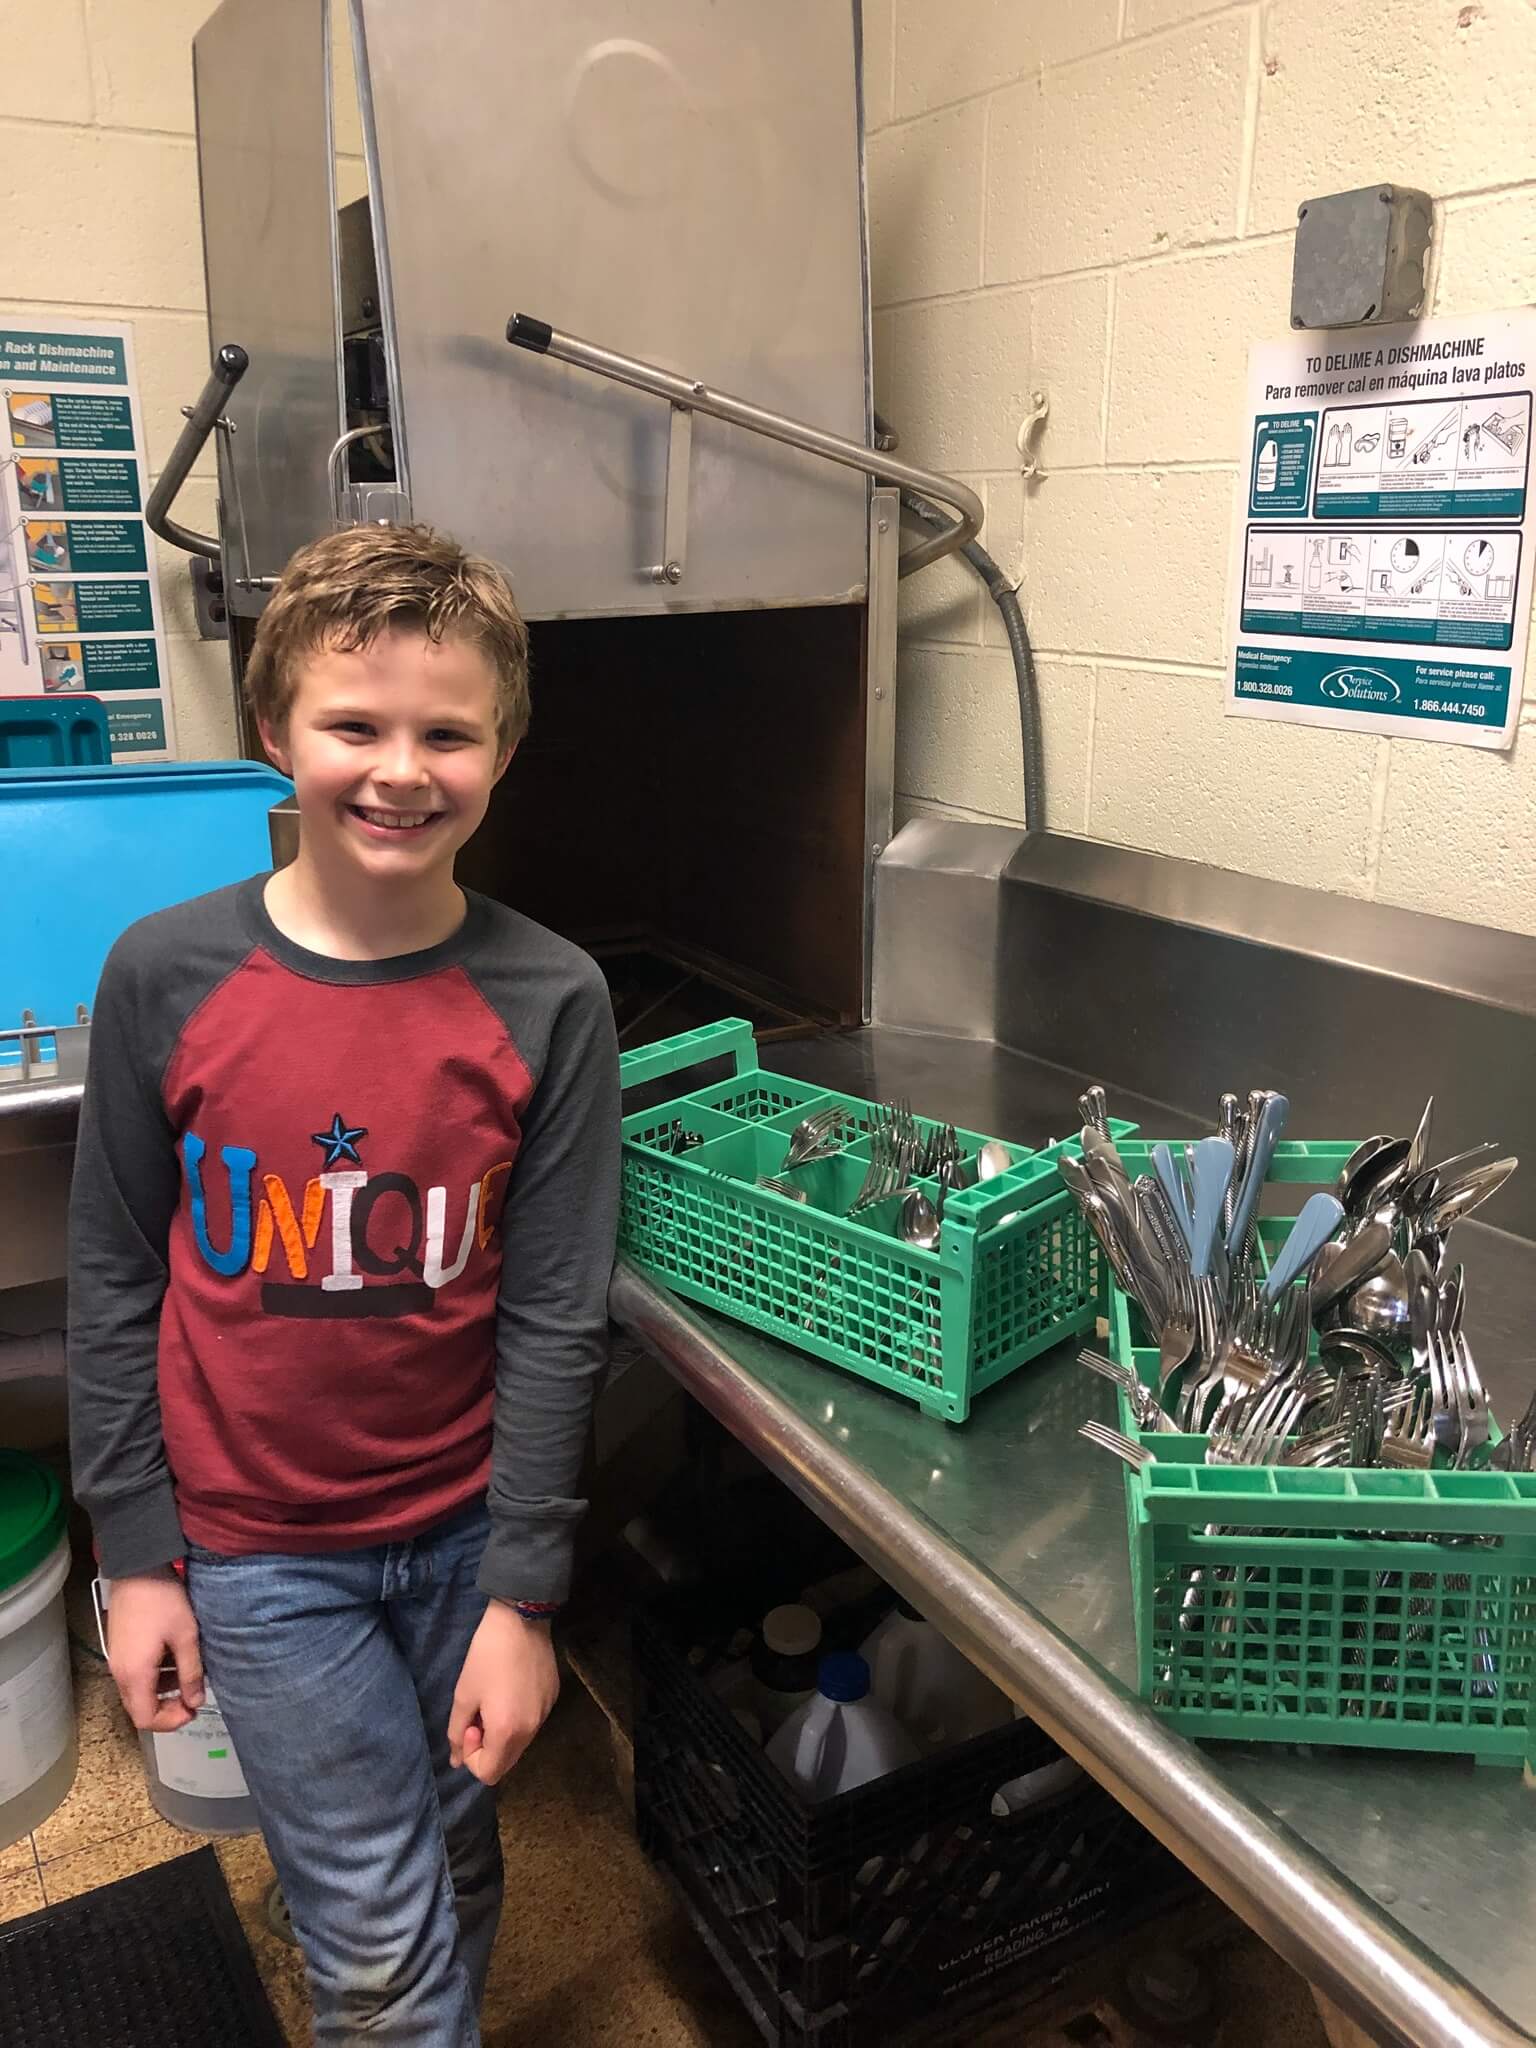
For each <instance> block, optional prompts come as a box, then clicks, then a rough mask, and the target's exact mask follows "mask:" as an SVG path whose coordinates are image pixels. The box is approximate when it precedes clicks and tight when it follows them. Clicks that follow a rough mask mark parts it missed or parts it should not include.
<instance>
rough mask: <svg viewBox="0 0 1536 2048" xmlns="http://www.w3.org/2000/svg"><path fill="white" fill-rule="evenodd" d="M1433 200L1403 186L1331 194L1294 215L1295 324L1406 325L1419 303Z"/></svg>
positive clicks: (1298, 210)
mask: <svg viewBox="0 0 1536 2048" xmlns="http://www.w3.org/2000/svg"><path fill="white" fill-rule="evenodd" d="M1430 221H1431V212H1430V201H1429V195H1428V193H1426V192H1414V191H1411V190H1410V189H1409V188H1408V187H1407V186H1404V185H1366V186H1363V187H1362V188H1361V189H1360V191H1358V192H1330V193H1328V194H1327V195H1326V196H1325V197H1324V198H1321V199H1308V200H1306V201H1304V202H1303V204H1302V205H1301V206H1300V207H1298V208H1297V211H1296V254H1295V259H1294V261H1293V264H1292V267H1291V325H1292V326H1293V327H1363V326H1366V325H1369V324H1374V323H1377V322H1380V321H1383V320H1411V319H1413V317H1414V316H1415V314H1416V313H1417V312H1418V311H1419V309H1420V307H1421V306H1422V305H1423V303H1424V252H1425V250H1426V249H1428V247H1429V236H1430Z"/></svg>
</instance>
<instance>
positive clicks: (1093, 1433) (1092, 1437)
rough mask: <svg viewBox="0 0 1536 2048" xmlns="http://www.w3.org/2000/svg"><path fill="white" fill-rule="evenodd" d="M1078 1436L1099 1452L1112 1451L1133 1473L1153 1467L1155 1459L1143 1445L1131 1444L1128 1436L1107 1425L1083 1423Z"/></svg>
mask: <svg viewBox="0 0 1536 2048" xmlns="http://www.w3.org/2000/svg"><path fill="white" fill-rule="evenodd" d="M1077 1433H1078V1435H1079V1436H1085V1437H1087V1439H1088V1441H1089V1443H1091V1444H1097V1445H1098V1447H1099V1449H1100V1450H1101V1451H1113V1452H1114V1454H1115V1456H1116V1457H1117V1458H1119V1459H1121V1460H1122V1461H1123V1462H1124V1463H1125V1464H1127V1465H1129V1466H1130V1468H1131V1470H1132V1471H1133V1472H1140V1471H1141V1470H1143V1468H1144V1467H1146V1466H1148V1465H1155V1464H1156V1463H1157V1458H1156V1456H1155V1455H1154V1453H1153V1452H1151V1451H1149V1450H1148V1449H1147V1447H1146V1446H1145V1444H1136V1443H1132V1441H1131V1439H1130V1438H1129V1437H1128V1436H1122V1435H1121V1433H1120V1431H1119V1430H1118V1429H1111V1428H1110V1427H1109V1426H1108V1424H1107V1423H1103V1422H1085V1423H1083V1424H1081V1425H1080V1427H1079V1429H1078V1432H1077Z"/></svg>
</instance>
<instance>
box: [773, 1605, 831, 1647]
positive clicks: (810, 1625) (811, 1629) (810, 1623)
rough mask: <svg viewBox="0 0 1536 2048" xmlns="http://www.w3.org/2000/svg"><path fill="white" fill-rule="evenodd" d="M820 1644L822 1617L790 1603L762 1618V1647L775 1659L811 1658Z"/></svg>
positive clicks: (807, 1608)
mask: <svg viewBox="0 0 1536 2048" xmlns="http://www.w3.org/2000/svg"><path fill="white" fill-rule="evenodd" d="M820 1642H821V1616H820V1615H819V1614H817V1613H816V1612H815V1610H814V1609H813V1608H810V1607H800V1606H798V1605H795V1604H793V1603H791V1604H790V1605H788V1606H785V1607H770V1608H769V1610H768V1612H767V1613H766V1614H765V1615H764V1616H763V1644H764V1647H765V1648H766V1649H769V1650H771V1651H772V1652H773V1654H774V1655H775V1656H776V1657H808V1656H809V1655H810V1654H811V1652H812V1650H814V1649H816V1648H817V1647H818V1645H819V1644H820Z"/></svg>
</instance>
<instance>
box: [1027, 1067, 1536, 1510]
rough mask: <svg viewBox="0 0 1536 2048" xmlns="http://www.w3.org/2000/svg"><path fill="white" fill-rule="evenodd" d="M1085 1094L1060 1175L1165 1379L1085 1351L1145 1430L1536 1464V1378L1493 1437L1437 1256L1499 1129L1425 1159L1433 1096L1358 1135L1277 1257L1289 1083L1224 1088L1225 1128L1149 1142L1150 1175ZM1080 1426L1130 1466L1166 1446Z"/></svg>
mask: <svg viewBox="0 0 1536 2048" xmlns="http://www.w3.org/2000/svg"><path fill="white" fill-rule="evenodd" d="M1079 1106H1080V1108H1081V1109H1082V1112H1083V1116H1084V1127H1083V1132H1082V1158H1081V1159H1080V1160H1079V1159H1073V1158H1064V1159H1063V1160H1062V1161H1061V1163H1060V1164H1061V1174H1062V1178H1063V1179H1064V1180H1065V1182H1066V1184H1067V1186H1068V1187H1069V1188H1070V1189H1071V1191H1072V1193H1073V1195H1074V1196H1075V1197H1076V1199H1077V1201H1078V1202H1079V1204H1080V1205H1081V1207H1082V1209H1083V1212H1084V1214H1085V1216H1086V1217H1087V1219H1088V1222H1089V1224H1090V1226H1091V1228H1092V1229H1093V1231H1094V1233H1095V1235H1096V1236H1097V1238H1098V1240H1099V1243H1100V1244H1101V1245H1102V1247H1103V1249H1104V1253H1105V1256H1106V1258H1107V1259H1108V1260H1109V1263H1110V1266H1111V1269H1112V1270H1113V1272H1114V1275H1115V1278H1116V1279H1117V1281H1118V1282H1119V1284H1120V1286H1121V1287H1122V1288H1123V1289H1124V1291H1125V1292H1126V1293H1127V1294H1128V1295H1130V1296H1131V1297H1132V1298H1133V1300H1134V1301H1135V1302H1136V1303H1137V1304H1138V1306H1139V1308H1140V1310H1141V1313H1142V1316H1143V1318H1144V1320H1145V1322H1146V1325H1147V1327H1148V1329H1149V1331H1150V1332H1151V1334H1152V1336H1153V1338H1154V1339H1155V1341H1156V1343H1157V1347H1158V1353H1159V1358H1158V1374H1157V1385H1156V1387H1151V1386H1145V1385H1143V1384H1142V1383H1141V1382H1140V1381H1139V1380H1138V1379H1137V1377H1136V1375H1135V1373H1134V1372H1133V1370H1132V1369H1131V1368H1130V1366H1129V1365H1122V1364H1118V1363H1116V1362H1115V1361H1112V1360H1110V1359H1108V1358H1105V1357H1103V1356H1102V1355H1101V1354H1100V1353H1098V1352H1094V1351H1088V1352H1084V1353H1083V1354H1082V1362H1083V1363H1084V1364H1085V1365H1087V1366H1089V1367H1090V1368H1091V1369H1092V1370H1094V1371H1096V1372H1099V1373H1101V1374H1103V1375H1104V1376H1106V1377H1108V1378H1111V1379H1113V1380H1115V1381H1116V1382H1117V1383H1118V1384H1119V1385H1120V1386H1122V1387H1123V1388H1124V1390H1125V1394H1126V1397H1127V1400H1128V1402H1129V1404H1130V1406H1131V1409H1132V1413H1133V1415H1134V1417H1135V1420H1136V1424H1137V1428H1138V1430H1140V1431H1144V1432H1146V1433H1148V1434H1149V1435H1150V1434H1153V1433H1156V1432H1158V1431H1170V1430H1185V1431H1191V1432H1194V1433H1204V1434H1205V1435H1206V1437H1207V1444H1206V1452H1205V1455H1206V1459H1207V1462H1208V1463H1211V1464H1248V1465H1257V1464H1285V1465H1304V1466H1313V1467H1318V1466H1344V1465H1347V1466H1388V1467H1397V1468H1401V1469H1409V1470H1411V1469H1415V1468H1417V1469H1428V1468H1429V1467H1431V1466H1434V1465H1437V1464H1438V1465H1445V1466H1450V1467H1453V1468H1456V1469H1467V1468H1475V1467H1481V1466H1486V1465H1490V1464H1491V1465H1493V1466H1495V1467H1496V1468H1499V1469H1503V1470H1514V1471H1530V1470H1531V1469H1532V1468H1533V1462H1536V1396H1533V1398H1532V1401H1531V1405H1530V1406H1529V1408H1528V1409H1527V1410H1526V1413H1525V1414H1524V1415H1523V1416H1522V1417H1521V1419H1520V1420H1519V1421H1518V1422H1517V1423H1515V1424H1513V1426H1512V1427H1511V1428H1510V1429H1509V1431H1508V1433H1507V1434H1506V1435H1504V1436H1503V1437H1502V1439H1501V1440H1500V1441H1499V1442H1498V1443H1497V1444H1494V1445H1492V1446H1491V1448H1490V1435H1491V1432H1490V1427H1489V1414H1488V1403H1487V1399H1486V1396H1485V1395H1484V1392H1483V1387H1482V1382H1481V1380H1480V1378H1479V1376H1478V1371H1477V1366H1476V1363H1475V1361H1474V1359H1473V1356H1472V1350H1471V1346H1470V1344H1469V1343H1468V1341H1467V1336H1466V1332H1465V1330H1464V1328H1463V1312H1464V1309H1465V1305H1466V1279H1465V1274H1464V1272H1463V1269H1462V1267H1461V1266H1460V1265H1459V1264H1458V1265H1455V1266H1448V1263H1447V1255H1446V1240H1447V1237H1448V1235H1449V1232H1450V1230H1451V1227H1452V1225H1453V1224H1454V1223H1455V1222H1457V1221H1458V1220H1460V1218H1462V1217H1464V1216H1467V1215H1470V1214H1471V1213H1472V1211H1473V1210H1474V1209H1476V1208H1478V1207H1479V1206H1480V1205H1481V1204H1482V1203H1483V1202H1485V1201H1487V1199H1488V1198H1489V1196H1490V1195H1492V1194H1493V1193H1495V1192H1496V1190H1497V1189H1498V1188H1500V1187H1501V1186H1502V1185H1503V1184H1504V1182H1505V1181H1506V1180H1507V1179H1508V1177H1509V1175H1510V1174H1511V1173H1512V1172H1513V1171H1514V1169H1515V1165H1516V1161H1515V1160H1514V1159H1513V1158H1499V1157H1496V1156H1494V1155H1495V1154H1496V1152H1497V1147H1495V1146H1493V1145H1491V1144H1490V1145H1480V1146H1477V1147H1476V1148H1474V1149H1473V1150H1472V1151H1471V1152H1464V1153H1460V1154H1458V1155H1457V1156H1456V1157H1454V1158H1452V1159H1446V1160H1443V1161H1442V1162H1441V1163H1440V1164H1439V1165H1438V1166H1431V1165H1430V1164H1429V1145H1430V1125H1431V1118H1432V1113H1433V1102H1432V1101H1431V1102H1430V1103H1427V1104H1426V1105H1425V1109H1424V1114H1423V1116H1422V1117H1421V1118H1420V1120H1419V1125H1418V1128H1417V1130H1416V1131H1415V1133H1414V1135H1413V1136H1412V1137H1411V1138H1391V1137H1374V1138H1368V1139H1367V1140H1366V1141H1365V1143H1364V1144H1362V1145H1359V1146H1357V1147H1356V1149H1355V1151H1354V1152H1353V1153H1352V1154H1351V1155H1350V1157H1349V1159H1348V1160H1347V1161H1346V1162H1345V1164H1344V1166H1343V1168H1342V1170H1341V1171H1340V1173H1339V1177H1338V1182H1337V1185H1336V1187H1335V1189H1334V1191H1333V1192H1332V1193H1331V1194H1328V1193H1323V1192H1318V1193H1315V1194H1313V1195H1311V1196H1310V1197H1309V1198H1308V1200H1307V1201H1306V1203H1305V1204H1304V1205H1303V1207H1302V1209H1301V1212H1300V1214H1299V1215H1298V1216H1297V1218H1296V1220H1295V1222H1294V1223H1293V1224H1292V1225H1291V1228H1290V1232H1289V1234H1288V1236H1287V1237H1286V1239H1285V1241H1284V1243H1283V1244H1282V1245H1281V1246H1280V1247H1279V1248H1278V1249H1277V1250H1276V1252H1275V1253H1274V1255H1273V1257H1272V1258H1270V1259H1269V1260H1268V1262H1267V1264H1266V1263H1265V1262H1264V1260H1263V1258H1262V1256H1261V1255H1260V1253H1259V1252H1258V1249H1257V1246H1258V1221H1259V1202H1260V1197H1261V1193H1262V1189H1263V1185H1264V1180H1265V1176H1266V1174H1267V1173H1268V1171H1269V1167H1270V1164H1271V1161H1272V1159H1273V1157H1274V1151H1275V1147H1276V1146H1277V1145H1278V1143H1279V1141H1280V1137H1281V1135H1282V1133H1283V1131H1284V1129H1285V1123H1286V1118H1287V1116H1288V1114H1289V1104H1288V1103H1287V1101H1286V1099H1285V1097H1284V1096H1282V1095H1276V1094H1273V1093H1271V1092H1268V1091H1265V1090H1256V1091H1255V1092H1254V1093H1253V1094H1251V1095H1250V1096H1249V1097H1248V1099H1247V1103H1246V1105H1243V1104H1240V1103H1239V1101H1238V1098H1237V1097H1236V1096H1234V1095H1224V1096H1223V1097H1222V1099H1221V1106H1220V1112H1219V1122H1220V1128H1219V1131H1218V1133H1217V1134H1216V1135H1214V1136H1211V1137H1208V1138H1201V1139H1199V1140H1198V1141H1196V1142H1195V1143H1194V1144H1191V1145H1179V1146H1174V1145H1166V1144H1164V1145H1157V1146H1154V1148H1153V1151H1152V1163H1153V1166H1154V1168H1155V1178H1154V1177H1153V1176H1151V1175H1143V1176H1141V1177H1140V1178H1138V1179H1136V1180H1135V1181H1132V1179H1131V1177H1130V1175H1129V1174H1128V1172H1127V1171H1126V1167H1125V1163H1124V1161H1123V1160H1122V1158H1121V1156H1120V1153H1119V1151H1118V1149H1117V1148H1116V1146H1115V1144H1114V1142H1113V1140H1112V1139H1111V1138H1110V1136H1109V1127H1108V1118H1107V1115H1106V1113H1105V1104H1104V1096H1103V1091H1102V1090H1101V1089H1090V1090H1089V1091H1088V1092H1087V1093H1086V1094H1085V1095H1084V1096H1083V1097H1082V1098H1081V1100H1080V1105H1079ZM1314 1339H1315V1342H1314ZM1083 1434H1084V1435H1085V1436H1087V1437H1089V1438H1090V1439H1091V1440H1092V1441H1094V1442H1096V1443H1098V1444H1099V1445H1101V1447H1103V1448H1104V1449H1107V1450H1111V1451H1113V1452H1115V1453H1116V1455H1118V1456H1120V1457H1122V1458H1124V1459H1126V1461H1127V1462H1128V1463H1131V1464H1134V1465H1138V1466H1139V1465H1142V1464H1145V1463H1146V1462H1148V1461H1149V1460H1151V1459H1153V1458H1155V1456H1156V1451H1155V1447H1154V1446H1152V1445H1151V1444H1149V1443H1147V1442H1145V1441H1142V1442H1136V1441H1134V1440H1132V1439H1131V1438H1129V1437H1126V1436H1123V1435H1121V1434H1120V1432H1118V1431H1114V1430H1107V1429H1105V1427H1104V1426H1103V1425H1102V1424H1099V1423H1089V1424H1086V1425H1084V1429H1083Z"/></svg>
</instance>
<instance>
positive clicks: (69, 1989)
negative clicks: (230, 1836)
mask: <svg viewBox="0 0 1536 2048" xmlns="http://www.w3.org/2000/svg"><path fill="white" fill-rule="evenodd" d="M214 2044H217V2048H285V2044H284V2040H283V2032H282V2029H281V2027H279V2026H278V2024H277V2021H276V2019H275V2018H274V2016H273V2012H272V2008H271V2006H270V2005H269V2004H268V2003H267V1994H266V1992H265V1991H264V1990H263V1989H262V1983H261V1979H260V1978H259V1977H258V1976H257V1974H256V1963H255V1959H254V1958H253V1957H252V1955H251V1951H250V1948H249V1947H248V1945H247V1943H246V1939H245V1934H244V1931H243V1929H242V1928H241V1925H240V1921H239V1918H238V1916H237V1915H236V1913H235V1906H234V1901H233V1900H232V1899H231V1898H230V1896H229V1887H228V1886H227V1885H226V1884H225V1882H224V1873H223V1871H222V1870H221V1869H220V1868H219V1859H218V1857H217V1856H216V1855H215V1854H214V1852H213V1851H212V1849H197V1850H194V1851H193V1853H192V1854H191V1855H190V1856H178V1857H176V1858H175V1859H174V1861H172V1862H170V1863H161V1864H158V1865H157V1866H156V1867H155V1868H154V1869H153V1870H141V1871H140V1872H139V1873H138V1874H137V1875H136V1876H134V1877H124V1878H119V1879H118V1881H117V1882H116V1883H115V1884H108V1885H103V1886H102V1887H101V1888H100V1889H99V1890H98V1891H94V1892H83V1893H82V1894H81V1895H80V1897H79V1898H77V1899H66V1900H65V1901H64V1903H63V1904H62V1905H59V1906H48V1907H45V1909H44V1910H43V1911H42V1912H41V1913H31V1914H29V1915H28V1916H27V1918H26V1919H25V1920H13V1921H11V1922H10V1923H9V1924H8V1925H6V1926H0V2048H214Z"/></svg>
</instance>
